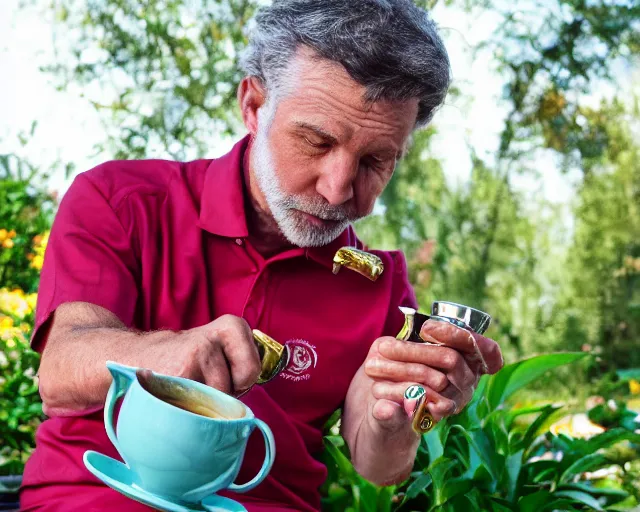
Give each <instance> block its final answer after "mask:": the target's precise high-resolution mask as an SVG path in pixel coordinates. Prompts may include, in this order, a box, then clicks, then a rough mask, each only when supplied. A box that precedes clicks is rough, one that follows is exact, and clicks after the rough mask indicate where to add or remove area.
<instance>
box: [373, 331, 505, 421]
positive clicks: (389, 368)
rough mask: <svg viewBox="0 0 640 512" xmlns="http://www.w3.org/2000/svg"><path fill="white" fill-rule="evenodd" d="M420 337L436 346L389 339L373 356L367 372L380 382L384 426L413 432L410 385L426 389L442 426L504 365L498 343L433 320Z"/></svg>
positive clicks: (377, 399)
mask: <svg viewBox="0 0 640 512" xmlns="http://www.w3.org/2000/svg"><path fill="white" fill-rule="evenodd" d="M420 335H421V337H422V339H424V340H427V341H429V342H430V343H432V344H426V343H414V342H408V341H400V340H397V339H395V338H391V337H383V338H380V339H378V340H376V342H375V343H374V344H373V346H372V347H371V350H370V351H369V355H368V356H367V360H366V362H365V365H364V369H365V372H366V374H367V375H368V376H369V377H370V378H371V379H373V380H374V381H375V382H374V384H373V386H372V395H373V396H372V397H370V399H371V400H372V403H371V408H370V411H371V413H372V415H373V418H374V419H375V420H377V421H378V422H380V423H381V425H382V426H384V427H390V428H393V429H394V430H395V429H397V428H401V429H404V428H407V427H408V423H409V420H408V417H410V416H411V414H412V412H413V407H414V406H415V401H413V400H407V399H405V397H404V392H405V390H406V389H407V388H408V387H409V386H411V385H419V386H422V387H423V388H424V389H425V392H426V395H427V396H426V400H427V402H428V405H427V407H428V409H429V412H430V413H431V414H432V416H433V417H434V420H435V421H440V420H441V419H442V418H444V417H446V416H451V415H454V414H457V413H459V412H460V411H462V409H463V408H464V407H465V406H466V405H467V404H468V403H469V401H470V400H471V397H472V396H473V392H474V390H475V386H476V385H477V383H478V380H479V378H480V376H481V375H482V374H483V373H491V374H493V373H496V372H497V371H498V370H499V369H500V368H501V367H502V365H503V360H502V354H501V352H500V348H499V346H498V344H497V343H496V342H495V341H493V340H491V339H489V338H485V337H484V336H481V335H479V334H476V333H472V332H470V331H467V330H465V329H461V328H459V327H456V326H454V325H452V324H449V323H446V322H439V321H434V320H428V321H427V322H425V324H424V325H423V327H422V330H421V333H420Z"/></svg>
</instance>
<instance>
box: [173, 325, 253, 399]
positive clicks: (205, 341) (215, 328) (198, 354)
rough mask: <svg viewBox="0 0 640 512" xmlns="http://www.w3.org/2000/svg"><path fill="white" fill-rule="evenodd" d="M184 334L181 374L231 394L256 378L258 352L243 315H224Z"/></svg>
mask: <svg viewBox="0 0 640 512" xmlns="http://www.w3.org/2000/svg"><path fill="white" fill-rule="evenodd" d="M184 336H187V340H185V345H186V346H185V353H184V355H183V356H182V364H183V368H182V369H181V370H180V371H179V375H180V376H183V377H186V378H188V379H193V380H197V381H200V382H203V383H205V384H207V385H208V386H211V387H213V388H216V389H219V390H220V391H224V392H225V393H229V394H232V395H239V394H241V393H243V392H245V391H247V390H248V389H250V388H251V387H252V386H253V385H254V384H255V383H256V381H257V380H258V377H259V376H260V371H261V363H260V356H259V354H258V348H257V346H256V344H255V342H254V341H253V334H252V332H251V328H250V327H249V324H248V323H247V322H246V321H245V320H244V319H243V318H240V317H237V316H233V315H224V316H221V317H219V318H216V319H215V320H214V321H213V322H210V323H208V324H207V325H204V326H202V327H196V328H195V329H191V330H190V331H187V332H185V333H184ZM187 347H188V348H187Z"/></svg>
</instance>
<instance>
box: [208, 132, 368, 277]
mask: <svg viewBox="0 0 640 512" xmlns="http://www.w3.org/2000/svg"><path fill="white" fill-rule="evenodd" d="M249 141H250V136H248V135H247V136H246V137H244V138H243V139H241V140H240V141H239V142H238V143H236V144H235V146H233V148H232V149H231V151H230V152H229V153H227V154H226V155H224V156H222V157H221V158H218V159H216V160H213V161H212V162H211V163H210V164H209V167H208V168H207V171H206V175H205V178H204V187H203V189H202V198H201V200H200V203H201V206H200V218H199V226H200V228H202V229H204V230H206V231H208V232H209V233H212V234H214V235H218V236H224V237H228V238H245V237H247V236H248V235H249V230H248V228H247V218H246V213H245V187H244V173H243V165H244V159H245V154H246V152H247V148H248V147H249ZM345 246H348V247H355V248H358V249H362V244H361V242H360V241H359V240H358V238H357V237H356V234H355V230H354V229H353V227H352V226H348V227H347V228H346V229H345V230H344V231H343V232H342V233H341V234H340V235H339V236H338V238H336V239H335V240H334V241H333V242H331V243H329V244H327V245H324V246H322V247H309V248H306V249H293V250H289V251H285V253H288V254H287V255H290V256H294V255H302V254H303V255H304V256H305V257H306V258H307V259H310V260H313V261H315V262H316V263H319V264H320V265H322V266H324V267H327V268H329V269H333V257H334V255H335V253H336V252H337V251H338V249H340V248H341V247H345ZM285 253H283V254H282V256H284V257H286V256H285ZM273 259H279V258H278V256H276V257H275V258H273Z"/></svg>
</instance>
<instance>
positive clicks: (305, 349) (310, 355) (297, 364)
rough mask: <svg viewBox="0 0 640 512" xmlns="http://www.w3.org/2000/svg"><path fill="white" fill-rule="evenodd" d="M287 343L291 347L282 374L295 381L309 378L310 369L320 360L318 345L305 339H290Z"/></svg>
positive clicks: (285, 377) (284, 377) (283, 376)
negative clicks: (317, 350)
mask: <svg viewBox="0 0 640 512" xmlns="http://www.w3.org/2000/svg"><path fill="white" fill-rule="evenodd" d="M285 345H286V346H287V348H288V349H289V361H287V366H286V367H285V369H284V370H283V371H282V373H281V374H280V376H281V377H282V378H283V379H287V380H292V381H294V382H300V381H302V380H309V379H310V378H311V374H310V371H311V369H313V368H315V367H316V363H317V362H318V354H317V353H316V347H315V346H314V345H312V344H311V343H309V342H308V341H305V340H289V341H287V342H286V343H285Z"/></svg>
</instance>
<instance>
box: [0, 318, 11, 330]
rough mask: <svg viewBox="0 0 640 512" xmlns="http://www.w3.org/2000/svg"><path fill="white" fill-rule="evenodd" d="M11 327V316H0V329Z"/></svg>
mask: <svg viewBox="0 0 640 512" xmlns="http://www.w3.org/2000/svg"><path fill="white" fill-rule="evenodd" d="M11 327H13V318H11V317H10V316H2V317H0V331H5V330H7V329H10V328H11Z"/></svg>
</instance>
